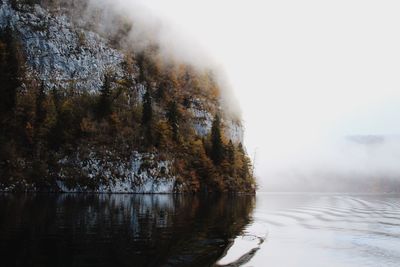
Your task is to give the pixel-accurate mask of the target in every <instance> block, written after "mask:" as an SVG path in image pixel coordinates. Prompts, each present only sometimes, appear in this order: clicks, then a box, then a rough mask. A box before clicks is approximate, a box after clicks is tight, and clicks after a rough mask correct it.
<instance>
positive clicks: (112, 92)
mask: <svg viewBox="0 0 400 267" xmlns="http://www.w3.org/2000/svg"><path fill="white" fill-rule="evenodd" d="M124 54H125V58H124V61H123V64H122V65H123V69H124V74H125V75H124V76H123V77H120V75H116V73H114V71H113V69H109V70H107V72H106V73H105V74H104V76H103V79H102V85H101V87H100V88H97V90H95V91H93V90H92V88H88V89H87V90H82V88H77V86H76V85H75V81H74V80H73V79H71V81H70V82H69V83H68V86H67V87H66V88H65V87H62V86H57V83H53V84H52V86H49V83H48V81H47V80H41V79H39V78H38V77H37V76H35V75H32V72H29V71H27V70H26V66H27V62H26V56H25V51H24V48H23V45H22V44H21V40H20V38H19V35H18V32H17V31H16V30H15V29H13V28H12V27H6V28H3V29H1V34H0V81H1V86H2V97H1V98H0V101H1V105H0V106H1V114H0V128H1V133H0V184H1V186H2V188H3V189H4V188H8V187H10V186H12V187H11V188H12V190H27V189H34V190H57V183H56V182H57V181H58V180H60V179H61V180H63V181H64V182H67V183H68V184H69V185H70V186H71V187H73V186H76V185H80V186H82V185H84V186H85V188H87V189H88V190H96V188H97V187H98V184H99V183H102V182H105V181H107V180H109V179H110V175H106V174H104V175H101V174H100V175H97V176H96V177H94V178H93V177H91V178H89V175H88V174H87V173H85V172H83V171H82V170H80V169H79V168H78V167H77V166H76V165H74V164H69V165H68V164H66V162H65V161H67V160H66V159H69V158H71V157H75V158H76V159H80V160H85V159H88V158H90V157H91V155H92V153H93V152H94V153H96V154H98V155H105V154H107V155H111V158H112V159H110V158H109V157H108V160H109V161H126V162H129V160H130V158H131V156H132V152H133V151H137V152H139V153H150V154H152V155H155V157H156V159H155V160H159V161H162V160H167V161H169V162H171V166H170V169H171V170H170V172H171V173H170V175H172V176H174V177H175V179H176V180H175V185H174V191H176V192H181V191H187V192H199V191H220V192H222V191H245V192H252V191H253V190H254V178H253V174H252V171H251V162H250V160H249V158H248V156H247V154H246V152H245V150H244V149H243V146H242V144H241V143H240V142H237V141H235V140H230V139H229V134H227V133H226V132H225V131H226V127H225V125H224V120H223V119H222V118H224V117H226V114H225V113H224V110H223V109H221V107H220V105H219V101H220V89H219V87H218V85H217V83H216V82H215V79H214V77H213V74H212V72H210V71H203V72H202V71H198V70H195V69H194V68H193V67H191V66H188V65H184V64H177V63H174V64H171V63H166V62H164V61H163V60H161V59H160V57H158V54H157V47H150V48H148V49H146V50H144V51H140V52H135V51H134V50H129V51H128V50H126V51H124ZM197 106H202V108H203V109H204V111H205V112H208V113H209V114H212V116H213V117H214V119H213V122H212V127H211V129H210V131H209V133H208V134H206V135H202V134H199V132H198V131H196V124H195V123H194V121H195V120H196V116H195V114H194V112H193V109H194V107H197ZM204 106H207V107H204ZM100 164H103V163H100ZM146 164H153V163H152V162H147V163H146V162H144V163H142V165H143V166H141V168H146V166H145V165H146ZM149 167H150V166H149ZM66 170H67V171H66ZM61 172H63V173H67V174H68V175H67V176H66V175H61V174H60V173H61ZM160 175H162V173H161V174H160ZM118 176H121V177H118ZM112 177H113V179H122V180H123V179H125V177H124V175H120V174H113V176H112Z"/></svg>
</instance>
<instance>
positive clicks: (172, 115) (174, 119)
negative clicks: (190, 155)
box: [167, 101, 181, 142]
mask: <svg viewBox="0 0 400 267" xmlns="http://www.w3.org/2000/svg"><path fill="white" fill-rule="evenodd" d="M180 117H181V114H180V112H179V110H178V105H177V104H176V102H175V101H172V102H170V103H169V105H168V110H167V118H168V122H169V124H170V125H171V128H172V137H173V139H174V141H175V142H178V140H179V120H180Z"/></svg>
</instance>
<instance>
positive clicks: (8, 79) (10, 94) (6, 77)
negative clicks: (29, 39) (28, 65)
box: [0, 26, 21, 115]
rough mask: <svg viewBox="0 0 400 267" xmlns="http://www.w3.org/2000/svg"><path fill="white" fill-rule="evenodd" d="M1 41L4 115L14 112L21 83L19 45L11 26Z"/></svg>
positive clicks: (0, 104) (0, 103)
mask: <svg viewBox="0 0 400 267" xmlns="http://www.w3.org/2000/svg"><path fill="white" fill-rule="evenodd" d="M0 40H1V42H0V84H1V87H2V88H1V89H2V90H1V98H0V113H1V115H4V114H9V113H10V112H12V111H14V109H15V105H16V96H17V89H18V87H19V86H20V85H21V83H20V81H19V64H18V62H19V61H18V57H17V45H16V42H15V40H14V37H13V32H12V30H11V28H10V27H9V26H7V27H6V28H5V30H4V31H3V32H2V34H1V36H0Z"/></svg>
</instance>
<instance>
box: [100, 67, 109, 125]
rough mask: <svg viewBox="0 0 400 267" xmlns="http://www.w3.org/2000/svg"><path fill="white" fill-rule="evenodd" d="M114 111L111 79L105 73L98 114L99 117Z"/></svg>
mask: <svg viewBox="0 0 400 267" xmlns="http://www.w3.org/2000/svg"><path fill="white" fill-rule="evenodd" d="M111 112H112V96H111V79H110V77H109V75H108V74H105V75H104V81H103V86H102V87H101V89H100V98H99V102H98V104H97V116H98V118H99V119H102V118H105V117H107V116H109V115H110V114H111Z"/></svg>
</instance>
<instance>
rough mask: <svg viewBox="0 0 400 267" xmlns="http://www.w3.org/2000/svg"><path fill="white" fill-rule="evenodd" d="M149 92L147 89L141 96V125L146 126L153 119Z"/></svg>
mask: <svg viewBox="0 0 400 267" xmlns="http://www.w3.org/2000/svg"><path fill="white" fill-rule="evenodd" d="M151 102H152V99H151V95H150V91H149V90H148V89H147V90H146V93H145V94H144V96H143V111H142V124H143V125H147V124H149V123H150V122H151V120H152V119H153V108H152V103H151Z"/></svg>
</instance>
